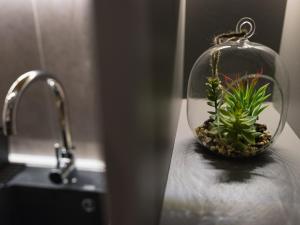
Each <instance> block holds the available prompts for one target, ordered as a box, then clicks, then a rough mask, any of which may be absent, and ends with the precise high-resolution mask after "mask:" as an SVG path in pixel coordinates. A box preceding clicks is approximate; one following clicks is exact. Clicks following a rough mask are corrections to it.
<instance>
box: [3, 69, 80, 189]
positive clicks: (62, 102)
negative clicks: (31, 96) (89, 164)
mask: <svg viewBox="0 0 300 225" xmlns="http://www.w3.org/2000/svg"><path fill="white" fill-rule="evenodd" d="M39 80H40V81H46V83H47V85H48V87H50V89H51V90H52V92H53V94H54V99H55V105H56V107H57V109H58V112H59V123H60V128H61V136H62V145H60V144H58V143H56V144H55V145H54V149H55V156H56V168H55V169H52V171H51V172H50V174H49V178H50V180H51V181H52V182H53V183H57V184H59V183H68V182H70V181H72V179H73V178H74V177H72V176H74V171H75V164H74V155H73V149H74V147H73V144H72V138H71V131H70V125H69V118H68V108H67V103H66V96H65V93H64V89H63V86H62V85H61V83H60V82H59V81H58V80H57V79H56V78H54V77H53V76H52V75H51V74H49V73H47V72H44V71H30V72H27V73H25V74H23V75H21V76H20V77H19V78H18V79H17V80H16V81H15V82H14V83H13V84H12V86H11V87H10V89H9V91H8V93H7V95H6V98H5V102H4V108H3V114H2V122H3V131H4V134H5V135H7V136H10V135H15V134H16V133H17V132H16V112H17V106H18V103H19V100H20V98H21V96H22V95H23V93H24V91H25V90H26V89H27V88H28V87H29V86H30V84H32V83H34V82H35V81H39Z"/></svg>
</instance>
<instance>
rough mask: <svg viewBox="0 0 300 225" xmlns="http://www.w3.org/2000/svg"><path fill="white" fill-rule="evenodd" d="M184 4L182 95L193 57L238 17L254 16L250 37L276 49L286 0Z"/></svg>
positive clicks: (210, 0) (218, 0)
mask: <svg viewBox="0 0 300 225" xmlns="http://www.w3.org/2000/svg"><path fill="white" fill-rule="evenodd" d="M186 4H187V8H186V10H187V11H186V36H185V69H184V88H183V96H184V97H186V89H187V81H188V78H189V73H190V70H191V69H192V66H193V64H194V62H195V61H196V59H197V58H198V57H199V56H200V55H201V54H202V53H203V52H204V51H205V50H206V49H208V48H209V47H210V46H211V44H212V38H213V37H214V36H215V35H217V34H220V33H224V32H228V31H232V30H234V29H235V25H236V23H237V21H238V20H239V19H240V18H242V17H251V18H252V19H254V20H255V23H256V33H255V35H254V36H253V37H252V38H251V40H252V41H254V42H259V43H262V44H264V45H266V46H268V47H270V48H272V49H274V50H275V51H276V52H279V48H280V41H281V36H282V29H283V21H284V15H285V8H286V0H243V1H241V0H230V1H228V0H227V1H224V0H201V1H200V0H188V1H187V2H186Z"/></svg>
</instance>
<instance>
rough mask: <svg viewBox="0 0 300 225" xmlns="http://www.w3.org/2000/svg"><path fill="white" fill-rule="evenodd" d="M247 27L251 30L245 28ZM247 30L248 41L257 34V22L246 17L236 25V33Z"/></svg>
mask: <svg viewBox="0 0 300 225" xmlns="http://www.w3.org/2000/svg"><path fill="white" fill-rule="evenodd" d="M245 25H246V26H247V25H248V27H249V28H248V29H245V28H243V27H244V26H245ZM245 30H246V31H247V33H246V34H245V38H246V39H248V38H250V37H252V36H253V34H254V33H255V22H254V20H253V19H251V18H250V17H244V18H242V19H240V20H239V21H238V22H237V24H236V32H238V33H240V32H243V31H245Z"/></svg>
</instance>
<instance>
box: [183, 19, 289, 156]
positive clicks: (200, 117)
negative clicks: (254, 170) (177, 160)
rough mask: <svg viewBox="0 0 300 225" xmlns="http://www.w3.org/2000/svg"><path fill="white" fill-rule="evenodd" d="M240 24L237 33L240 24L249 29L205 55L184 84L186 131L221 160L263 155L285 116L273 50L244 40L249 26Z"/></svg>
mask: <svg viewBox="0 0 300 225" xmlns="http://www.w3.org/2000/svg"><path fill="white" fill-rule="evenodd" d="M246 19H247V18H246ZM247 21H248V24H247ZM242 22H243V21H242ZM242 22H240V23H239V24H238V25H237V30H241V29H242V28H241V27H242V26H241V24H242V25H245V24H246V25H249V24H250V28H251V30H250V31H249V32H248V33H247V34H246V35H245V36H244V37H243V38H238V39H237V40H227V41H225V42H223V43H220V44H216V45H214V46H213V47H211V48H210V49H208V50H207V51H205V52H204V53H203V54H202V55H201V56H200V57H199V58H198V59H197V61H196V62H195V64H194V66H193V68H192V70H191V73H190V77H189V81H188V91H187V118H188V123H189V126H190V128H191V129H192V131H193V133H194V135H195V137H196V138H197V140H198V141H199V143H200V144H201V145H203V146H204V147H206V148H207V149H209V150H211V151H213V152H215V153H217V154H221V155H223V156H226V157H249V156H254V155H257V154H259V153H262V152H264V151H266V150H267V149H268V148H269V146H270V145H271V144H272V143H273V142H274V141H275V140H276V138H277V137H278V135H279V134H280V133H281V131H282V130H283V127H284V125H285V122H286V116H287V106H288V74H287V72H286V70H285V67H284V65H283V63H282V61H281V60H280V57H279V55H278V54H277V53H276V52H275V51H273V50H272V49H270V48H268V47H267V46H264V45H261V44H258V43H254V42H250V41H249V40H248V38H249V37H251V36H252V34H253V33H254V30H255V26H254V23H252V21H250V22H249V19H248V20H246V23H245V20H244V23H242ZM251 26H252V27H251ZM216 57H218V58H217V59H216Z"/></svg>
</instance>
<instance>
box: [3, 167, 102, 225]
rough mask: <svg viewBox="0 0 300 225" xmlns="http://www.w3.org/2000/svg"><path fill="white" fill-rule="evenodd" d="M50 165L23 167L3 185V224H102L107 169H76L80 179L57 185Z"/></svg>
mask: <svg viewBox="0 0 300 225" xmlns="http://www.w3.org/2000/svg"><path fill="white" fill-rule="evenodd" d="M48 173H49V169H46V168H33V167H24V169H23V170H22V171H21V172H19V173H18V174H17V175H16V176H14V177H13V178H12V179H11V180H10V181H8V182H7V183H6V184H5V185H3V186H2V187H1V189H0V219H1V221H0V222H1V225H2V224H3V225H27V224H28V225H35V224H36V225H41V224H43V225H70V224H72V225H77V224H78V225H82V224H84V225H94V224H95V225H102V224H105V223H104V220H103V215H104V211H105V210H104V202H105V200H104V198H105V179H104V173H100V172H90V171H77V178H78V180H77V182H76V183H73V184H65V185H55V184H52V183H51V182H50V181H49V179H48Z"/></svg>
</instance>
